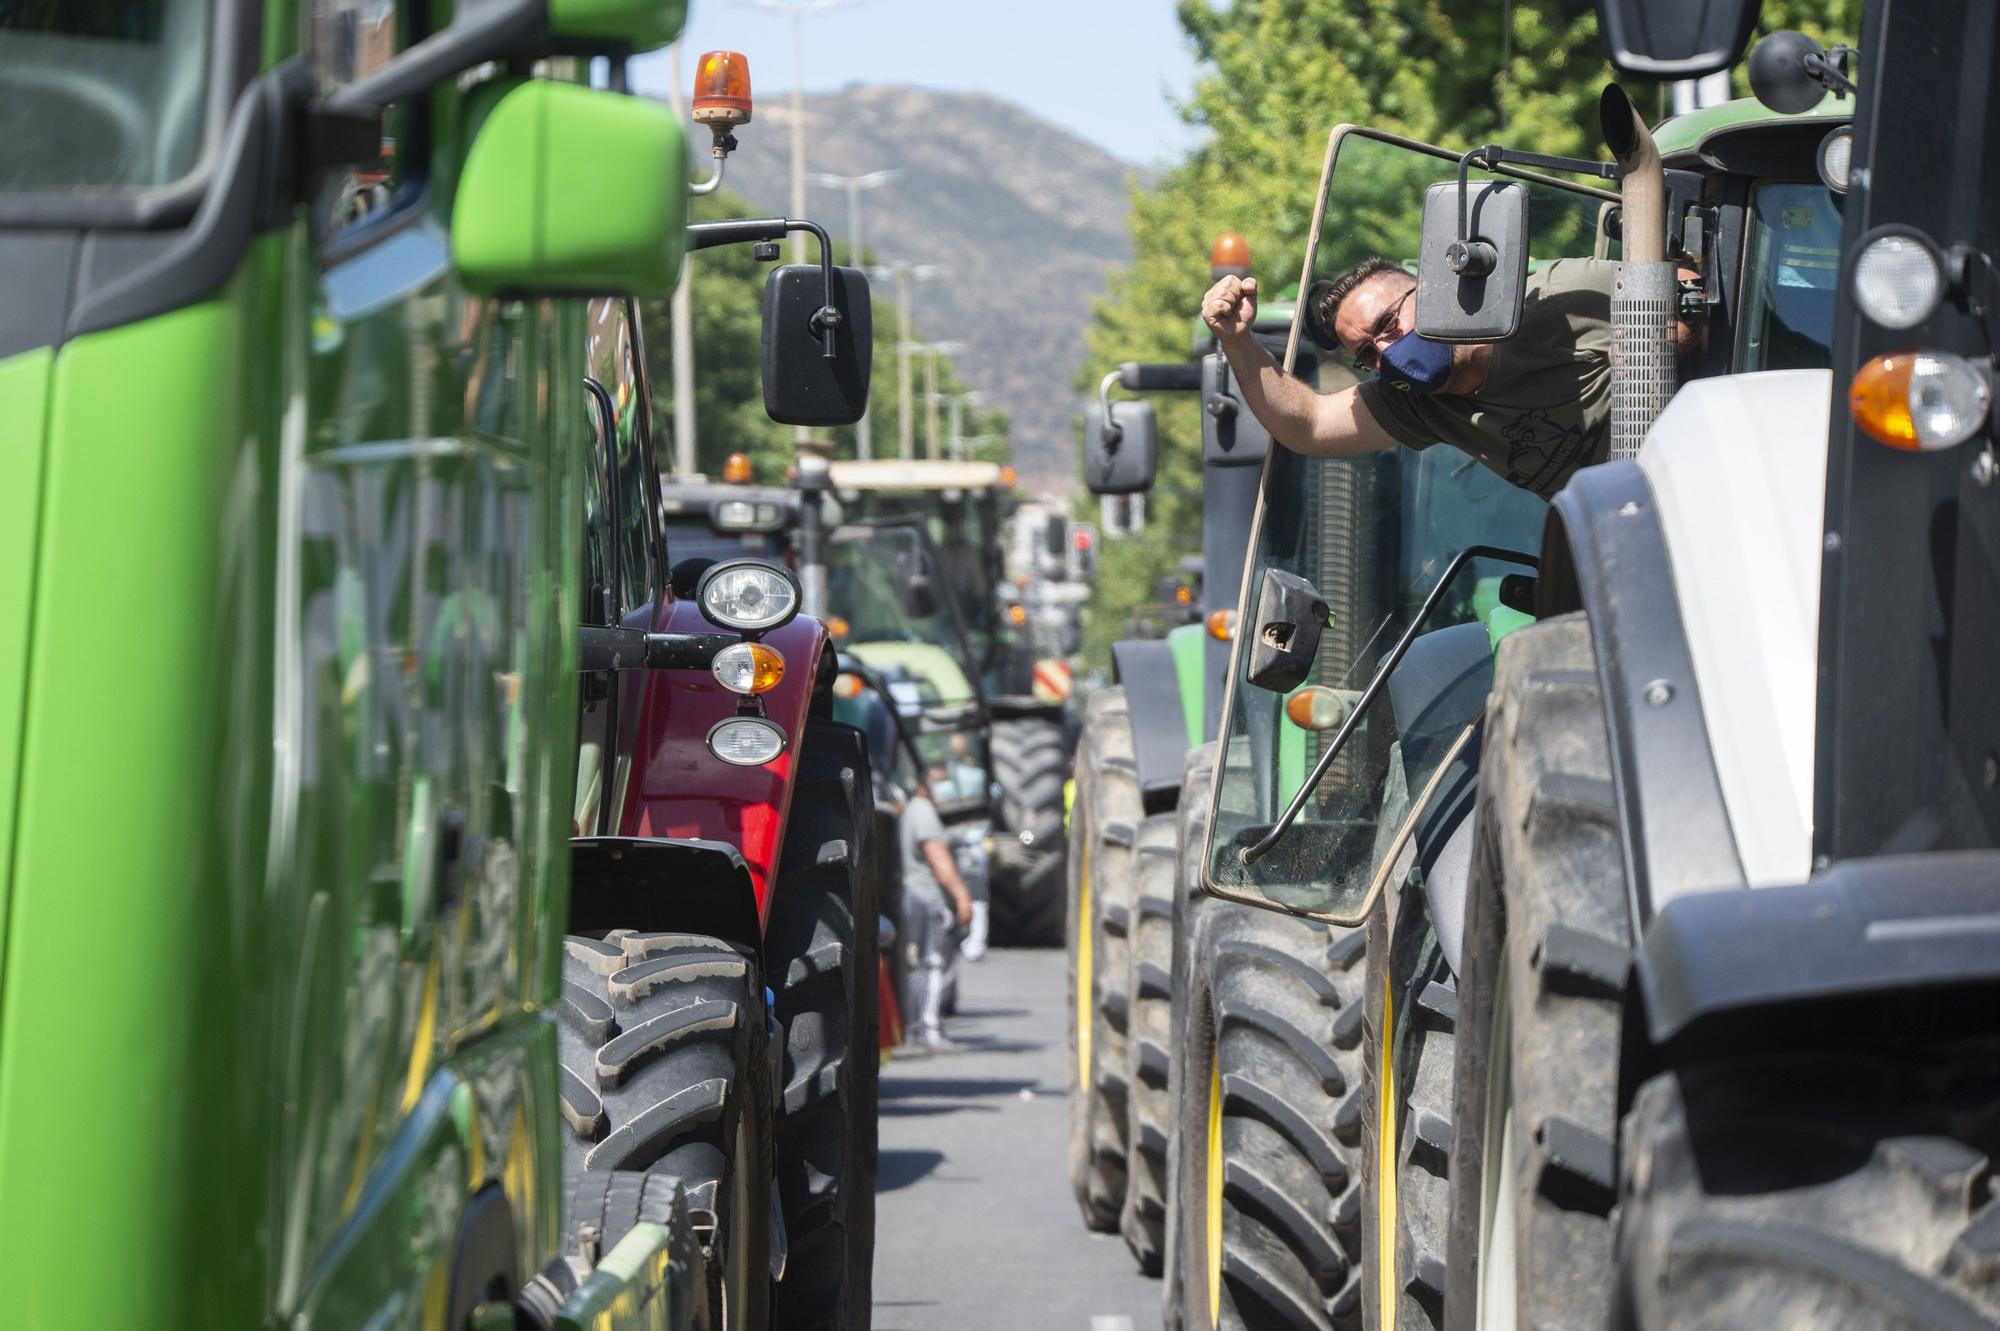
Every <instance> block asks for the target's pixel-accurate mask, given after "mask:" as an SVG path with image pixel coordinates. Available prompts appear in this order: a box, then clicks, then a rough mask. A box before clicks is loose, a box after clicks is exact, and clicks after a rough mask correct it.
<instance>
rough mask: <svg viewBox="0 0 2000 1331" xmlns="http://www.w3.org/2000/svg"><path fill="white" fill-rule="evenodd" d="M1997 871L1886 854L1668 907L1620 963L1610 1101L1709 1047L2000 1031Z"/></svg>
mask: <svg viewBox="0 0 2000 1331" xmlns="http://www.w3.org/2000/svg"><path fill="white" fill-rule="evenodd" d="M1996 880H2000V851H1992V850H1977V851H1955V852H1931V853H1926V854H1915V855H1884V856H1879V857H1875V858H1872V859H1858V860H1844V861H1841V862H1839V863H1837V864H1834V865H1833V866H1831V867H1830V868H1828V869H1826V870H1825V871H1823V872H1821V873H1820V874H1818V875H1816V876H1814V877H1813V878H1811V879H1809V880H1807V881H1806V882H1804V883H1800V884H1795V885H1792V886H1787V887H1771V888H1764V889H1760V890H1758V891H1754V892H1751V891H1742V890H1735V891H1720V892H1703V893H1695V894H1690V895H1686V896H1681V897H1677V898H1675V899H1674V900H1672V901H1670V902H1667V903H1665V904H1664V905H1663V906H1662V907H1661V909H1660V911H1659V913H1658V914H1656V915H1655V916H1654V917H1653V919H1652V921H1651V922H1650V923H1649V925H1648V926H1647V928H1646V931H1645V933H1644V935H1643V936H1642V941H1641V943H1640V946H1639V948H1638V951H1637V953H1636V954H1635V956H1634V957H1633V959H1632V964H1631V973H1630V978H1629V981H1628V984H1629V988H1628V994H1629V995H1630V998H1631V999H1633V1000H1636V1001H1628V1002H1627V1003H1626V1026H1625V1037H1624V1038H1625V1051H1624V1057H1623V1059H1622V1070H1621V1074H1620V1098H1621V1102H1622V1103H1624V1104H1626V1105H1629V1103H1630V1097H1631V1095H1632V1094H1633V1093H1634V1092H1635V1091H1636V1090H1637V1088H1638V1087H1639V1085H1641V1084H1642V1083H1643V1082H1644V1081H1645V1080H1646V1079H1647V1078H1649V1077H1651V1076H1653V1075H1655V1073H1657V1072H1659V1071H1661V1070H1663V1069H1664V1068H1667V1067H1675V1066H1683V1065H1686V1064H1688V1063H1690V1062H1694V1061H1699V1060H1706V1059H1709V1058H1714V1057H1722V1056H1735V1055H1740V1054H1756V1053H1761V1052H1767V1051H1768V1052H1774V1053H1777V1052H1782V1053H1787V1054H1790V1053H1796V1052H1799V1051H1802V1050H1836V1051H1855V1050H1859V1049H1863V1048H1866V1047H1874V1048H1886V1049H1894V1050H1909V1049H1916V1048H1922V1047H1925V1046H1927V1045H1931V1044H1933V1043H1937V1042H1947V1041H1956V1040H1964V1039H1978V1038H1983V1037H1991V1036H1993V1035H1995V1034H2000V901H1996V900H1995V897H1994V893H1993V884H1994V882H1995V881H1996ZM1606 978H1607V980H1612V979H1617V978H1620V977H1618V976H1611V975H1607V977H1606Z"/></svg>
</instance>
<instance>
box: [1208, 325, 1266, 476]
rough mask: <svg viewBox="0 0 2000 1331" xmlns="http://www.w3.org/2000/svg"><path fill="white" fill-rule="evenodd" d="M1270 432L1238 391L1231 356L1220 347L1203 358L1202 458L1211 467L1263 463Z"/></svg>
mask: <svg viewBox="0 0 2000 1331" xmlns="http://www.w3.org/2000/svg"><path fill="white" fill-rule="evenodd" d="M1270 451H1271V432H1270V431H1269V430H1266V429H1265V428H1264V423H1263V422H1262V421H1260V420H1258V419H1257V418H1256V417H1255V416H1253V415H1251V414H1250V408H1249V407H1248V406H1246V405H1245V404H1244V402H1243V399H1242V398H1241V397H1239V396H1238V395H1237V393H1236V387H1235V384H1234V383H1233V382H1232V381H1231V378H1230V374H1229V359H1228V357H1226V356H1224V355H1223V354H1222V353H1221V352H1219V351H1214V352H1210V353H1209V354H1208V355H1206V356H1203V357H1202V358H1201V460H1202V461H1203V462H1204V463H1206V464H1207V465H1209V466H1211V467H1255V466H1261V465H1262V464H1263V461H1264V455H1265V454H1266V453H1268V452H1270Z"/></svg>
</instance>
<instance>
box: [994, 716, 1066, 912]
mask: <svg viewBox="0 0 2000 1331" xmlns="http://www.w3.org/2000/svg"><path fill="white" fill-rule="evenodd" d="M1068 767H1069V752H1068V748H1067V746H1066V745H1065V744H1064V742H1063V728H1062V725H1061V723H1059V722H1056V721H1052V720H1049V719H1048V718H1046V717H1040V716H1023V717H1014V718H1011V719H1009V720H1005V721H996V722H994V723H993V779H994V780H995V781H997V782H999V783H1000V825H999V826H998V827H996V828H994V829H993V832H994V841H995V842H996V843H997V844H996V848H995V850H994V852H993V873H992V879H991V884H990V887H989V889H988V891H989V897H990V902H991V904H990V906H989V907H988V909H989V910H990V911H991V915H990V919H991V930H992V941H993V944H994V946H996V947H1058V946H1060V945H1061V944H1062V941H1063V906H1064V901H1063V889H1064V887H1065V886H1066V874H1065V872H1064V866H1065V864H1066V862H1067V860H1068V858H1069V856H1068V848H1067V847H1066V846H1065V845H1064V843H1063V781H1064V778H1065V775H1066V773H1067V769H1068Z"/></svg>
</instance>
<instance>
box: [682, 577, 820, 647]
mask: <svg viewBox="0 0 2000 1331" xmlns="http://www.w3.org/2000/svg"><path fill="white" fill-rule="evenodd" d="M695 599H696V600H698V601H699V602H700V603H701V611H702V613H703V614H705V615H707V616H708V617H709V618H710V619H712V620H714V621H715V622H716V623H718V624H720V625H722V626H723V627H725V628H732V629H736V630H738V631H739V632H744V633H760V632H762V631H764V630H766V629H774V628H777V627H778V626H779V625H780V624H783V623H785V622H786V621H788V620H790V619H791V617H792V616H793V615H796V614H797V613H798V612H799V584H798V580H797V579H796V578H794V577H793V576H792V574H791V571H790V570H789V569H786V568H783V567H781V566H780V565H777V564H772V563H768V562H766V561H764V560H761V559H731V560H725V561H724V562H722V563H720V564H716V565H714V566H713V567H711V568H710V569H709V570H708V571H707V572H706V573H703V574H702V575H701V581H700V583H698V584H697V585H696V587H695Z"/></svg>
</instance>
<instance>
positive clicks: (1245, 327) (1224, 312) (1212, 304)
mask: <svg viewBox="0 0 2000 1331" xmlns="http://www.w3.org/2000/svg"><path fill="white" fill-rule="evenodd" d="M1256 319H1257V279H1256V278H1254V277H1225V278H1223V279H1222V280H1221V281H1220V282H1217V283H1216V284H1215V285H1214V286H1212V287H1210V288H1209V289H1208V294H1207V295H1206V296H1203V297H1202V298H1201V321H1202V322H1203V323H1205V324H1207V325H1208V327H1209V331H1211V332H1213V333H1214V334H1215V335H1216V336H1217V337H1223V338H1236V337H1241V336H1243V334H1245V333H1247V332H1249V331H1250V325H1251V324H1252V323H1254V322H1256Z"/></svg>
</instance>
